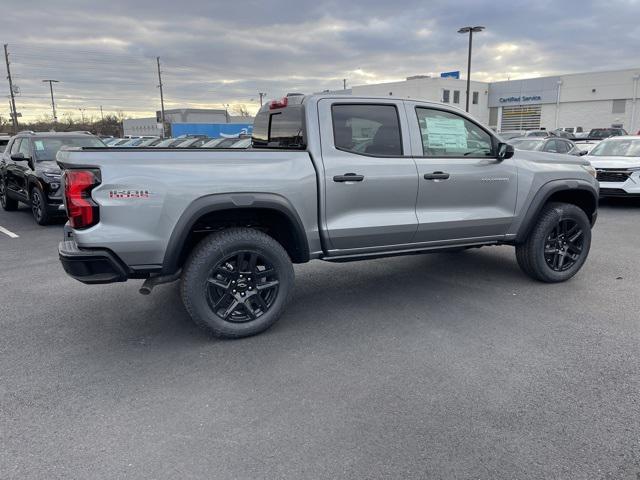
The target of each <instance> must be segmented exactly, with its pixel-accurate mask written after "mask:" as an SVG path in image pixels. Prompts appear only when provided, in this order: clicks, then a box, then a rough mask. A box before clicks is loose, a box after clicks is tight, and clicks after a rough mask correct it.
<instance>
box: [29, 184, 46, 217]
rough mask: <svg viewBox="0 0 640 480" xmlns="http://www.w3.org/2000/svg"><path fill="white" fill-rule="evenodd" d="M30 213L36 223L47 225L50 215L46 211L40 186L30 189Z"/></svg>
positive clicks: (44, 199) (44, 198)
mask: <svg viewBox="0 0 640 480" xmlns="http://www.w3.org/2000/svg"><path fill="white" fill-rule="evenodd" d="M31 213H33V218H34V220H35V221H36V223H37V224H38V225H49V223H50V222H51V215H49V212H48V211H47V200H46V197H45V196H44V192H43V191H42V190H41V189H40V187H33V188H32V189H31Z"/></svg>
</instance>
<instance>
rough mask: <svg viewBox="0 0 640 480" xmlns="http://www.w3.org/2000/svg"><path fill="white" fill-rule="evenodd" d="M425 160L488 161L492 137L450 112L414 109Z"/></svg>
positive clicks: (491, 148) (490, 154)
mask: <svg viewBox="0 0 640 480" xmlns="http://www.w3.org/2000/svg"><path fill="white" fill-rule="evenodd" d="M416 113H417V115H418V124H419V125H420V133H421V136H422V152H423V154H424V156H425V157H470V158H473V157H489V156H492V155H493V144H492V141H491V135H490V134H489V133H487V132H486V131H485V130H484V129H483V128H481V127H480V126H478V125H476V124H475V123H473V122H472V121H470V120H467V119H466V118H464V117H462V116H460V115H457V114H455V113H452V112H445V111H443V110H436V109H431V108H416Z"/></svg>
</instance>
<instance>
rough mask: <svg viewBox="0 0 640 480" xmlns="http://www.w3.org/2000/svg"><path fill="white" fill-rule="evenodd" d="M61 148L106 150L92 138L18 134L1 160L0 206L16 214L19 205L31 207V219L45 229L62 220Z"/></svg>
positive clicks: (86, 135)
mask: <svg viewBox="0 0 640 480" xmlns="http://www.w3.org/2000/svg"><path fill="white" fill-rule="evenodd" d="M62 147H105V144H104V142H103V141H102V140H100V139H99V138H98V137H95V136H93V135H91V134H78V133H54V132H42V133H35V132H21V133H19V134H18V135H16V136H15V137H13V138H12V139H11V141H10V143H9V145H8V147H7V149H6V150H5V152H4V154H3V155H2V160H0V204H1V205H2V208H3V209H4V210H8V211H11V210H16V209H17V208H18V202H22V203H25V204H27V205H30V206H31V211H32V213H33V218H34V219H35V221H36V222H38V223H39V224H40V225H46V224H47V223H49V222H50V221H51V219H52V218H53V217H57V216H64V210H60V205H61V204H62V188H61V172H60V168H59V167H58V164H57V163H56V154H57V153H58V150H60V149H61V148H62Z"/></svg>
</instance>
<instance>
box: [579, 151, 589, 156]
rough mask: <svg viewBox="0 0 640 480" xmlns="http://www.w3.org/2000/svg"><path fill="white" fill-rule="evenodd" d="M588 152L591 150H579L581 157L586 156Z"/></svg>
mask: <svg viewBox="0 0 640 480" xmlns="http://www.w3.org/2000/svg"><path fill="white" fill-rule="evenodd" d="M587 153H589V150H580V151H579V152H578V155H580V156H581V157H583V156H585V155H586V154H587Z"/></svg>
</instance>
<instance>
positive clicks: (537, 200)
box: [515, 179, 599, 243]
mask: <svg viewBox="0 0 640 480" xmlns="http://www.w3.org/2000/svg"><path fill="white" fill-rule="evenodd" d="M562 191H567V192H572V191H586V192H588V193H590V194H591V196H592V197H593V201H594V204H595V210H594V214H593V215H592V218H590V219H589V220H590V221H591V224H592V225H593V224H594V223H595V220H596V217H597V212H598V196H599V192H598V187H596V186H594V185H593V184H592V183H589V182H588V181H586V180H581V179H564V180H551V181H549V182H547V183H545V184H544V185H542V186H541V187H540V188H539V189H538V191H537V192H536V194H535V195H534V197H533V199H532V200H531V201H530V202H529V208H528V209H527V213H526V214H525V215H524V218H523V220H522V222H521V223H520V225H519V227H518V231H517V234H516V238H515V243H522V242H524V241H525V240H526V238H527V236H528V235H529V232H530V231H531V229H532V228H533V225H534V224H535V222H536V219H537V218H538V215H539V214H540V211H541V210H542V207H544V205H545V203H547V201H548V200H549V198H550V197H551V196H552V195H553V194H555V193H558V192H562Z"/></svg>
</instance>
